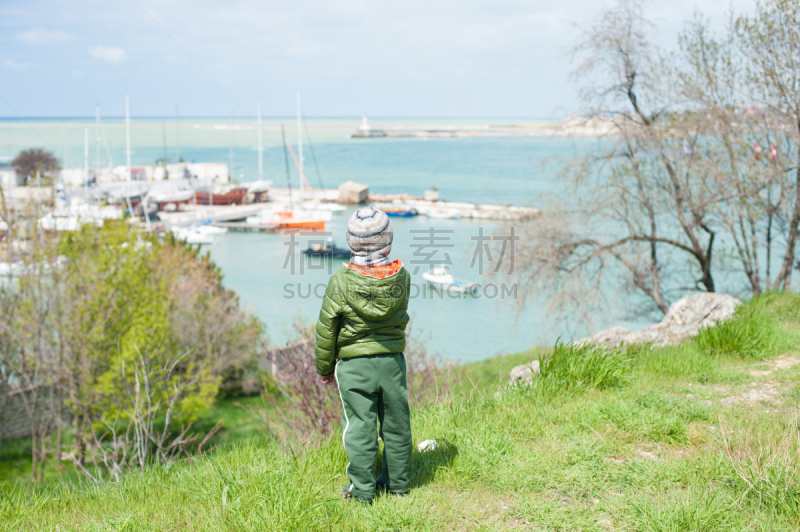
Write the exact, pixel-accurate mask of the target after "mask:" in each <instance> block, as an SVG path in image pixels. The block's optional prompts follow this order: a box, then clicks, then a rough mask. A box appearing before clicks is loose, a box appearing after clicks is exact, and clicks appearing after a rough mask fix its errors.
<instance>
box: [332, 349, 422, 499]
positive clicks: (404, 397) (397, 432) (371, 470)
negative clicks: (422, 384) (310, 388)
mask: <svg viewBox="0 0 800 532" xmlns="http://www.w3.org/2000/svg"><path fill="white" fill-rule="evenodd" d="M335 375H336V384H337V385H338V386H339V395H340V396H341V398H342V409H343V416H342V443H343V444H344V450H345V452H346V453H347V458H348V460H349V462H348V464H347V469H346V472H347V476H348V477H349V478H350V483H351V490H350V491H351V493H352V494H353V495H355V496H356V497H358V498H360V499H367V500H371V499H372V498H373V497H374V496H375V469H376V460H377V457H378V431H377V422H378V421H380V424H381V425H380V436H381V439H382V440H383V471H382V472H381V477H380V478H381V481H382V482H383V483H384V484H385V485H386V486H388V487H389V489H390V490H391V491H393V492H397V493H404V492H406V491H408V465H409V462H410V461H411V450H412V447H413V444H412V442H411V419H410V417H409V410H408V384H407V381H406V359H405V357H404V356H403V354H402V353H400V354H395V355H373V356H363V357H356V358H348V359H344V360H340V361H339V362H338V363H337V364H336V370H335Z"/></svg>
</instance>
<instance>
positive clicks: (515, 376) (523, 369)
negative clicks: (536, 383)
mask: <svg viewBox="0 0 800 532" xmlns="http://www.w3.org/2000/svg"><path fill="white" fill-rule="evenodd" d="M534 373H536V374H537V375H538V374H539V373H541V370H540V368H539V361H538V360H534V361H533V362H531V363H529V364H522V365H521V366H517V367H515V368H514V369H512V370H511V379H510V380H509V384H510V385H511V386H516V385H517V383H520V382H523V383H527V384H531V383H533V374H534Z"/></svg>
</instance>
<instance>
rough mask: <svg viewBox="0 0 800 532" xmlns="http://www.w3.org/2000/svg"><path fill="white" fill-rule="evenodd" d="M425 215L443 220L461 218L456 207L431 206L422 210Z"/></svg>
mask: <svg viewBox="0 0 800 532" xmlns="http://www.w3.org/2000/svg"><path fill="white" fill-rule="evenodd" d="M423 214H425V216H427V217H428V218H441V219H443V220H456V219H458V218H461V212H460V211H459V210H458V209H447V208H444V209H438V208H436V207H431V208H429V209H426V210H425V211H424V213H423Z"/></svg>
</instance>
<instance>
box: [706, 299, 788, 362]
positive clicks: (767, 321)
mask: <svg viewBox="0 0 800 532" xmlns="http://www.w3.org/2000/svg"><path fill="white" fill-rule="evenodd" d="M759 299H760V298H759ZM759 299H756V300H754V301H751V302H749V303H747V304H745V305H742V306H741V307H739V308H738V309H737V311H736V314H735V315H734V316H733V317H732V318H731V319H729V320H725V321H723V322H721V323H718V324H717V325H715V326H714V327H705V328H703V329H701V330H700V333H699V334H698V335H697V336H696V337H695V338H694V344H695V345H696V346H697V347H698V348H699V349H700V350H701V351H702V352H703V353H707V354H710V355H733V356H738V357H742V358H757V359H762V358H767V357H769V356H774V355H776V354H778V353H777V352H778V350H779V349H780V348H781V347H782V344H783V343H784V341H783V340H782V338H784V337H785V336H786V335H785V333H783V332H782V331H781V330H780V325H779V324H778V323H777V321H776V320H775V319H773V318H771V317H770V316H768V315H767V308H765V306H764V305H763V304H760V303H761V302H760V301H759Z"/></svg>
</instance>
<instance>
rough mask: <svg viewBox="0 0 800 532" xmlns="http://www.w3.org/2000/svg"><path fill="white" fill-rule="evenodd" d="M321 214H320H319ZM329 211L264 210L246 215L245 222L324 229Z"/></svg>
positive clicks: (283, 227) (276, 227) (281, 227)
mask: <svg viewBox="0 0 800 532" xmlns="http://www.w3.org/2000/svg"><path fill="white" fill-rule="evenodd" d="M320 214H321V215H320ZM330 216H331V213H330V212H327V213H314V212H313V211H308V212H307V211H300V210H297V211H266V212H262V213H261V214H259V215H258V216H249V217H247V220H246V221H247V223H249V224H258V225H265V226H268V227H269V228H272V229H308V230H311V231H324V230H325V222H328V221H330Z"/></svg>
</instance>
